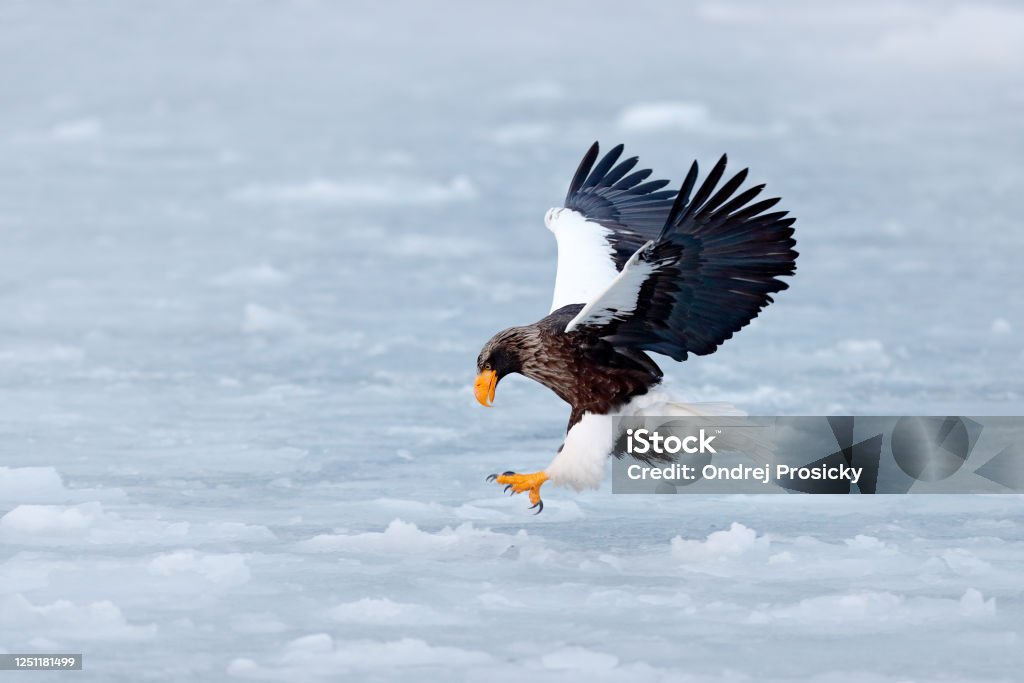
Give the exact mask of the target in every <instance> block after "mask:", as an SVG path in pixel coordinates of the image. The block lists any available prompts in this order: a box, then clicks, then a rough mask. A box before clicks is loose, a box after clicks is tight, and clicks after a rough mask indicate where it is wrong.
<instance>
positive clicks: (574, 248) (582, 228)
mask: <svg viewBox="0 0 1024 683" xmlns="http://www.w3.org/2000/svg"><path fill="white" fill-rule="evenodd" d="M544 224H545V225H546V226H547V227H548V229H549V230H551V232H553V233H554V234H555V239H556V240H557V241H558V273H557V274H556V275H555V292H554V296H553V297H552V300H551V310H552V311H556V310H558V309H559V308H561V307H562V306H568V305H570V304H585V303H587V302H588V301H590V300H591V299H593V298H594V297H596V296H597V295H598V294H600V293H601V292H602V291H604V289H605V287H607V286H608V283H609V282H611V281H612V280H614V279H615V277H616V276H617V275H618V270H616V268H615V259H614V256H613V254H614V252H613V250H612V247H611V244H609V243H608V239H607V237H608V235H609V234H610V233H611V231H610V230H608V229H607V228H605V227H604V226H602V225H601V224H599V223H595V222H593V221H588V220H587V219H586V218H584V216H583V214H581V213H579V212H578V211H573V210H572V209H565V208H561V209H550V210H548V212H547V214H545V216H544Z"/></svg>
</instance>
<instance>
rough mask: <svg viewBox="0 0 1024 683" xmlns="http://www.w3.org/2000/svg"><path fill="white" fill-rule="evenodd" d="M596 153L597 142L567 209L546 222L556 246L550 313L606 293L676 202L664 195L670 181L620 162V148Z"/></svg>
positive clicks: (670, 194)
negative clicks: (652, 176)
mask: <svg viewBox="0 0 1024 683" xmlns="http://www.w3.org/2000/svg"><path fill="white" fill-rule="evenodd" d="M598 151H599V148H598V144H597V143H596V142H595V143H594V144H593V145H592V146H591V147H590V149H589V150H588V151H587V153H586V155H584V157H583V160H582V161H581V162H580V166H579V168H578V169H577V170H576V175H575V176H573V179H572V183H570V185H569V192H568V193H567V194H566V196H565V206H564V207H563V208H557V209H551V210H549V211H548V212H547V215H546V216H545V217H544V223H545V224H546V225H547V226H548V228H549V229H550V230H551V232H553V233H554V234H555V238H556V239H557V240H558V274H557V275H556V276H555V293H554V297H553V299H552V302H551V310H552V311H555V310H557V309H559V308H561V307H562V306H566V305H569V304H585V303H587V302H588V301H590V300H592V299H593V298H594V297H596V296H598V295H599V294H600V293H601V292H602V291H604V289H605V288H606V287H607V286H608V284H609V283H610V282H611V281H612V280H614V279H615V277H616V276H617V275H618V274H619V271H620V270H621V269H622V267H623V266H624V265H625V264H626V261H628V260H629V258H630V256H632V255H633V254H634V253H635V252H636V250H637V249H639V248H640V247H641V246H643V244H644V243H646V242H647V241H649V240H652V239H655V238H657V236H658V234H659V233H660V231H661V229H662V227H663V226H664V225H665V219H666V218H667V217H668V213H669V210H670V209H671V208H672V202H673V200H674V199H675V197H676V192H675V191H674V190H663V189H662V188H664V187H665V186H666V185H668V184H669V181H668V180H647V178H648V177H649V176H650V175H651V171H650V170H648V169H644V170H639V171H634V170H633V169H634V167H635V166H636V165H637V157H630V158H629V159H625V160H624V161H621V162H620V161H619V157H621V156H622V145H617V146H615V147H613V148H612V149H611V150H610V151H609V152H608V153H607V154H605V155H604V157H603V158H602V159H601V160H600V161H597V156H598ZM595 162H597V163H596V165H595Z"/></svg>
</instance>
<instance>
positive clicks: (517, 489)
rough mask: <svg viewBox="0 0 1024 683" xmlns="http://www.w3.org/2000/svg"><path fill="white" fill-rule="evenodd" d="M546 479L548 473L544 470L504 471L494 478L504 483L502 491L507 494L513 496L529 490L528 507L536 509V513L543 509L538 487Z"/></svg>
mask: <svg viewBox="0 0 1024 683" xmlns="http://www.w3.org/2000/svg"><path fill="white" fill-rule="evenodd" d="M547 480H548V475H547V473H546V472H533V473H532V474H516V473H515V472H505V473H504V474H502V475H501V476H498V477H495V479H494V481H496V482H498V483H499V484H505V489H504V492H505V493H508V494H509V495H512V496H514V495H515V494H517V493H526V492H529V494H530V502H531V503H533V505H531V506H530V508H529V509H530V510H534V509H536V510H537V512H535V513H534V514H538V515H539V514H540V513H541V512H542V511H543V510H544V503H542V502H541V499H540V487H541V486H542V485H543V484H544V482H546V481H547Z"/></svg>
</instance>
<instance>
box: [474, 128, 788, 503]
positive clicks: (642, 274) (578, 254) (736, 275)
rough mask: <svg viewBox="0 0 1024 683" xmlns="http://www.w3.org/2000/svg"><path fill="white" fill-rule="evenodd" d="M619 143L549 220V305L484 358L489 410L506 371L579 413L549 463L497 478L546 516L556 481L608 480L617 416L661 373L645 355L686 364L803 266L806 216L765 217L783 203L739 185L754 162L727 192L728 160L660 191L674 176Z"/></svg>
mask: <svg viewBox="0 0 1024 683" xmlns="http://www.w3.org/2000/svg"><path fill="white" fill-rule="evenodd" d="M622 149H623V148H622V145H618V146H616V147H614V148H613V149H612V150H611V151H609V152H608V153H607V154H606V155H605V156H604V157H603V158H602V159H601V160H600V161H598V160H597V159H598V151H599V147H598V144H597V143H596V142H595V143H594V144H593V145H592V146H591V147H590V149H589V150H588V151H587V153H586V155H584V157H583V160H582V161H581V162H580V165H579V168H578V169H577V170H576V175H575V176H573V179H572V182H571V183H570V184H569V192H568V193H567V194H566V197H565V206H564V207H562V208H555V209H551V210H549V211H548V212H547V215H546V216H545V217H544V222H545V224H546V225H547V227H548V229H550V230H551V232H553V233H554V234H555V238H556V239H557V241H558V273H557V275H556V277H555V293H554V299H553V300H552V302H551V312H550V313H549V314H548V315H547V316H546V317H544V318H542V319H540V320H538V321H537V322H535V323H533V324H532V325H524V326H522V327H510V328H509V329H507V330H502V331H501V332H499V333H498V334H496V335H494V337H492V338H491V340H490V341H488V342H487V343H486V344H485V345H484V347H483V349H482V350H481V351H480V356H479V358H478V359H477V372H478V375H477V378H476V383H475V387H474V390H475V394H476V398H477V400H478V401H479V402H480V403H482V404H483V405H485V406H489V405H490V404H491V403H492V402H493V401H494V390H495V387H497V385H498V382H500V381H501V378H502V377H504V376H506V375H508V374H511V373H519V374H522V375H525V376H527V377H529V378H531V379H534V380H536V381H538V382H540V383H541V384H543V385H544V386H546V387H548V388H549V389H551V390H552V391H553V392H555V393H556V394H557V395H558V396H559V397H560V398H561V399H562V400H564V401H565V402H566V403H568V404H569V405H570V407H571V408H572V413H571V415H570V416H569V426H568V430H567V433H566V436H565V441H564V442H563V443H562V446H561V447H560V448H559V450H558V454H557V455H556V456H555V458H554V460H552V461H551V464H549V465H548V466H547V468H546V469H544V470H542V471H540V472H534V473H530V474H517V473H515V472H505V473H504V474H501V475H497V474H492V475H491V476H490V477H488V480H489V481H497V482H498V483H499V484H505V489H506V491H507V490H511V491H512V492H513V493H523V492H526V491H528V492H529V494H530V502H532V503H533V505H532V506H531V509H534V508H536V509H537V512H538V513H539V512H540V511H541V510H543V509H544V503H543V502H541V498H540V487H541V485H542V484H544V483H545V482H547V481H550V482H552V483H553V484H556V485H565V486H570V487H572V488H575V489H577V490H582V489H585V488H596V487H597V486H598V485H599V484H600V482H601V480H602V479H603V477H604V467H605V461H606V460H607V459H608V456H609V454H610V453H611V451H612V441H613V439H612V436H613V435H612V426H611V425H612V422H611V416H612V415H615V414H638V412H639V411H641V410H642V409H643V408H650V406H649V405H641V404H649V403H650V401H651V399H650V396H648V392H649V391H650V390H651V388H652V387H654V386H655V385H657V384H659V383H660V382H661V377H662V372H661V369H660V368H659V367H658V366H657V365H656V364H655V362H654V361H653V360H651V358H650V356H648V355H647V352H654V353H660V354H663V355H666V356H669V357H670V358H672V359H673V360H677V361H682V360H686V358H687V355H688V354H691V353H695V354H697V355H699V356H702V355H706V354H709V353H713V352H714V351H715V349H717V348H718V346H719V344H721V343H722V342H724V341H725V340H726V339H729V338H730V337H732V335H733V334H734V333H735V332H737V331H738V330H740V329H741V328H742V327H744V326H745V325H746V324H747V323H749V322H750V321H751V320H753V319H754V318H755V317H756V316H757V314H758V313H759V312H760V311H761V309H762V308H764V307H765V306H767V305H768V304H770V303H771V302H772V297H771V294H772V293H774V292H778V291H781V290H783V289H786V288H787V286H788V285H786V283H785V282H782V281H781V280H779V279H778V278H779V277H780V276H783V275H792V274H793V273H794V272H795V271H796V257H797V252H796V251H794V250H793V247H794V246H796V241H795V240H794V239H793V227H792V225H793V223H794V221H795V220H796V219H794V218H787V217H786V215H787V212H786V211H771V212H769V209H771V208H772V207H774V206H775V204H777V203H778V201H779V199H778V198H775V199H762V200H760V201H756V202H755V201H753V200H754V199H755V198H756V197H757V196H758V195H759V194H760V193H761V190H762V189H764V185H757V186H754V187H751V188H749V189H746V190H743V191H739V189H740V185H742V184H743V181H744V180H745V179H746V177H747V169H743V170H742V171H740V172H739V173H737V174H736V175H734V176H733V177H732V178H731V179H729V180H728V181H726V182H725V183H724V184H722V185H721V187H719V186H718V185H719V182H720V181H721V180H722V177H723V174H724V173H725V165H726V157H725V156H724V155H723V156H722V158H721V159H719V160H718V163H717V164H715V166H714V168H712V169H711V172H710V173H709V174H708V176H707V177H706V178H705V179H704V181H703V182H702V183H701V184H700V186H699V187H698V186H697V173H698V171H697V162H696V161H695V162H693V164H692V165H691V166H690V171H689V173H687V175H686V179H685V180H684V181H683V184H682V186H681V187H680V189H679V191H678V192H675V191H673V190H665V189H663V188H665V186H666V185H668V184H669V181H668V180H653V181H651V180H647V178H648V176H650V175H651V171H650V170H646V169H645V170H639V171H634V170H633V169H634V167H635V166H636V165H637V158H636V157H631V158H629V159H626V160H624V161H619V158H620V157H621V155H622ZM695 189H696V191H694V190H695ZM691 195H692V196H691ZM652 410H653V411H654V412H651V411H650V410H648V411H647V414H651V415H657V414H670V413H659V412H657V411H658V409H657V408H653V409H652Z"/></svg>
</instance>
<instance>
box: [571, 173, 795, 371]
mask: <svg viewBox="0 0 1024 683" xmlns="http://www.w3.org/2000/svg"><path fill="white" fill-rule="evenodd" d="M725 166H726V157H725V156H722V158H721V159H720V160H719V161H718V163H717V164H715V166H714V168H712V170H711V172H710V173H709V174H708V177H707V178H705V180H704V182H703V183H701V185H700V187H699V188H698V189H697V191H696V193H695V194H694V195H693V199H692V201H691V200H690V193H691V192H692V191H693V188H694V187H695V186H696V181H697V173H698V171H697V164H696V162H694V164H693V166H692V167H691V168H690V172H689V174H687V176H686V180H684V181H683V184H682V186H681V187H680V190H679V193H678V194H677V196H676V198H675V201H674V202H673V204H672V206H671V209H670V210H669V213H668V216H667V219H666V222H665V223H664V225H663V226H659V227H660V230H659V231H658V237H657V240H656V241H655V242H653V243H651V244H650V245H648V246H647V247H646V248H645V249H644V250H643V251H642V252H641V253H640V261H642V262H646V263H647V264H648V265H649V266H653V270H652V273H651V274H650V275H649V276H648V277H647V279H646V280H645V281H644V282H643V284H642V285H641V286H640V293H639V296H638V297H637V305H636V307H635V309H634V310H633V311H631V312H629V313H623V314H617V315H615V316H612V317H611V319H610V320H608V318H607V317H604V318H602V320H606V322H600V323H598V322H596V320H597V319H596V318H595V322H593V323H591V324H588V322H587V320H581V321H579V327H581V328H584V329H588V328H589V331H590V332H592V333H595V334H597V335H598V336H600V337H601V338H603V339H605V340H606V341H608V342H610V343H612V344H613V345H615V346H616V347H620V348H628V349H633V350H637V351H652V352H655V353H661V354H665V355H666V356H670V357H672V358H674V359H675V360H685V359H686V358H687V355H688V354H690V353H695V354H697V355H705V354H709V353H712V352H713V351H714V350H715V349H717V348H718V346H719V345H721V344H722V342H724V341H725V340H727V339H729V338H730V337H732V335H733V334H734V333H736V332H737V331H739V330H740V329H741V328H743V327H744V326H745V325H747V324H748V323H749V322H750V321H751V320H753V319H754V318H755V317H757V315H758V313H760V311H761V310H762V309H763V308H764V307H765V306H767V305H768V304H770V303H771V302H772V297H771V295H772V294H773V293H775V292H780V291H782V290H784V289H787V288H788V285H787V284H786V283H785V282H783V281H782V280H780V279H779V278H780V277H782V276H786V275H792V274H793V273H794V272H796V258H797V255H798V254H797V252H796V251H795V250H794V249H793V247H795V246H796V241H795V240H794V239H793V228H792V225H793V223H794V222H795V220H796V219H794V218H791V217H787V216H788V212H786V211H776V212H772V213H765V211H767V210H768V209H770V208H772V207H773V206H775V205H776V204H777V203H778V201H779V199H778V198H773V199H763V200H760V201H757V202H755V203H753V204H750V202H751V200H753V199H754V198H756V197H757V196H758V195H759V194H760V193H761V191H762V190H763V189H764V186H763V185H757V186H754V187H751V188H749V189H747V190H744V191H742V192H739V193H738V194H737V191H738V190H739V188H740V186H741V185H742V184H743V181H744V180H746V177H747V170H746V169H744V170H742V171H740V172H739V173H737V174H736V175H735V176H733V177H732V178H731V179H729V180H728V181H727V182H726V183H725V184H724V185H722V187H721V188H718V187H717V186H718V183H719V181H720V180H721V179H722V177H723V175H724V173H725Z"/></svg>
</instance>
